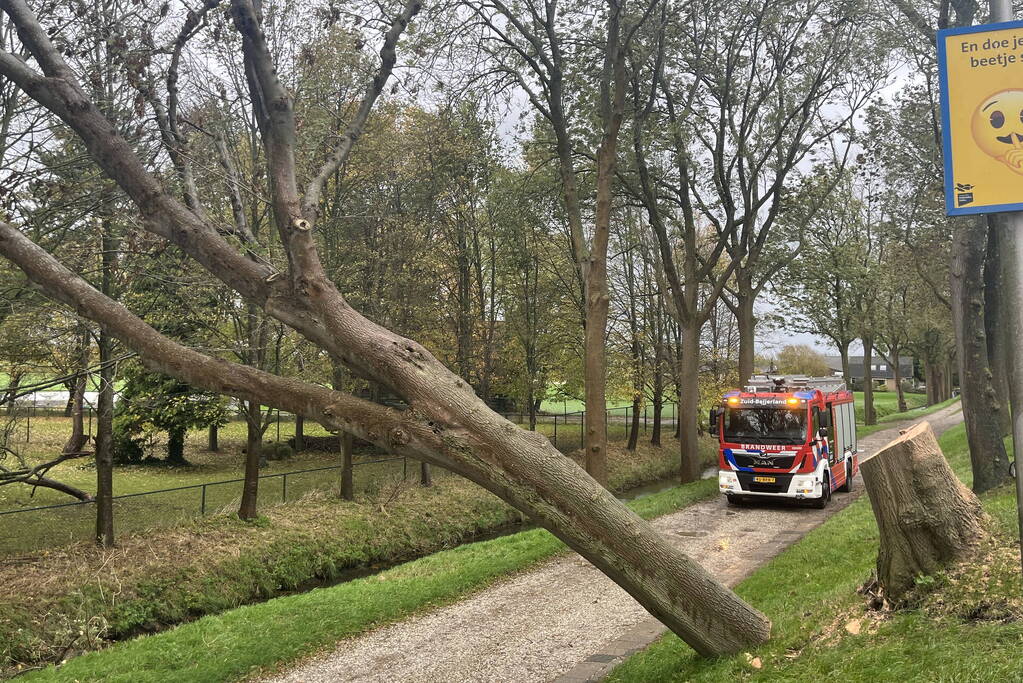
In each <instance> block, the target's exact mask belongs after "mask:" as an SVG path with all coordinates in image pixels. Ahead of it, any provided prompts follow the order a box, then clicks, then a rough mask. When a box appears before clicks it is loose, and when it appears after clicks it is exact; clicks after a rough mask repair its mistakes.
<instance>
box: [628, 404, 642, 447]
mask: <svg viewBox="0 0 1023 683" xmlns="http://www.w3.org/2000/svg"><path fill="white" fill-rule="evenodd" d="M642 407H643V404H642V402H641V401H640V398H639V396H634V397H633V399H632V423H631V424H630V425H629V442H628V444H626V446H625V448H626V450H629V451H634V450H636V445H637V443H638V442H639V412H640V410H641V409H642Z"/></svg>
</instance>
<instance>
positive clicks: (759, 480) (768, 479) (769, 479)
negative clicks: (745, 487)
mask: <svg viewBox="0 0 1023 683" xmlns="http://www.w3.org/2000/svg"><path fill="white" fill-rule="evenodd" d="M753 481H755V482H757V483H758V484H773V483H775V482H776V481H778V480H777V479H775V478H774V477H753Z"/></svg>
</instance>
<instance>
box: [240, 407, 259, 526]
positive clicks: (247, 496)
mask: <svg viewBox="0 0 1023 683" xmlns="http://www.w3.org/2000/svg"><path fill="white" fill-rule="evenodd" d="M262 422H263V409H262V406H260V404H258V403H256V402H255V401H249V402H248V404H247V405H246V406H245V475H244V476H245V479H244V481H243V482H242V500H241V505H240V506H239V507H238V516H239V517H240V518H241V519H255V518H256V515H257V514H258V513H257V505H258V500H259V468H260V466H261V465H262V464H263V463H262V459H263V430H262V429H261V426H262Z"/></svg>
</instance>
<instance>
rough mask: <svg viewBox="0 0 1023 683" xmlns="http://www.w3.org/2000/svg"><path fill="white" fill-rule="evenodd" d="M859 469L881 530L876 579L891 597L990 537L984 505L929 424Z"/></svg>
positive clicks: (904, 435)
mask: <svg viewBox="0 0 1023 683" xmlns="http://www.w3.org/2000/svg"><path fill="white" fill-rule="evenodd" d="M861 470H862V471H863V482H864V484H866V489H867V494H868V495H869V496H870V505H871V507H872V508H873V509H874V517H875V518H877V526H878V529H879V530H880V532H881V545H880V549H879V550H878V554H877V580H878V583H879V584H880V586H881V588H882V590H883V591H884V595H885V597H887V598H888V599H889V600H898V599H899V598H900V597H901V596H903V595H904V594H905V593H906V591H908V590H909V589H911V588H912V587H913V586H914V585H915V579H916V577H917V576H919V575H921V574H924V575H928V574H933V573H934V572H936V571H937V570H939V569H941V568H942V567H944V566H945V565H947V564H948V563H950V562H952V561H954V560H956V559H958V558H960V557H961V556H963V555H964V554H965V553H966V552H967V551H969V549H970V548H972V547H973V546H974V545H975V544H976V543H977V542H978V541H980V540H981V539H982V538H984V537H985V536H986V531H985V520H986V515H985V514H984V509H983V508H982V507H981V504H980V501H979V500H978V499H977V496H975V495H974V494H973V492H972V491H971V490H970V489H969V488H967V487H966V486H964V485H963V483H962V482H961V481H959V479H958V478H956V475H955V473H953V472H952V468H950V467H949V466H948V462H947V461H946V460H945V456H944V454H943V453H942V452H941V447H940V446H938V440H937V439H936V438H935V437H934V432H933V431H932V430H931V425H930V423H929V422H921V423H920V424H918V425H915V426H914V427H912V428H910V429H908V430H906V431H905V432H903V433H902V435H901V436H899V438H897V439H896V440H895V441H892V442H891V443H889V444H888V445H887V446H885V447H884V448H882V449H881V450H880V451H878V452H877V454H876V455H875V456H874V457H872V458H870V459H868V460H866V461H864V462H863V464H862V466H861Z"/></svg>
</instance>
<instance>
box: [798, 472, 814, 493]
mask: <svg viewBox="0 0 1023 683" xmlns="http://www.w3.org/2000/svg"><path fill="white" fill-rule="evenodd" d="M792 488H794V489H795V490H796V493H813V492H814V491H815V490H816V488H817V477H816V475H811V476H804V477H793V478H792Z"/></svg>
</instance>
